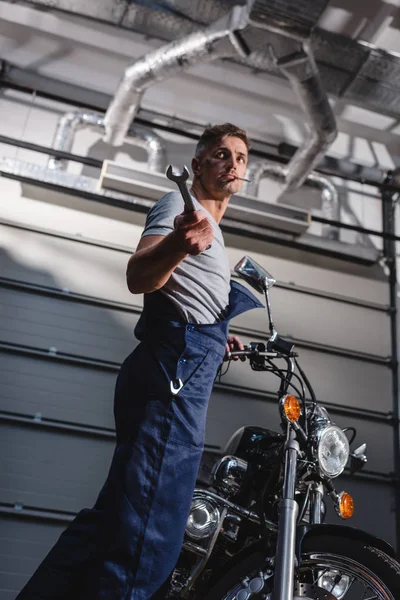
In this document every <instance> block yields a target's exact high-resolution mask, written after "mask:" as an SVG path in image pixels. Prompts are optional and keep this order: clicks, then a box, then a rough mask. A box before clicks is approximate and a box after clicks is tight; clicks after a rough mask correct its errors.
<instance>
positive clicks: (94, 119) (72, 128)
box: [47, 111, 167, 172]
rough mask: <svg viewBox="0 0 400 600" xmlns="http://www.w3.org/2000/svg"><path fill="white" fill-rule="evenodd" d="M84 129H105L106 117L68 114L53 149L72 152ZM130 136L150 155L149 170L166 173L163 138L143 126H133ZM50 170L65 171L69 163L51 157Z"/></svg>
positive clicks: (61, 125)
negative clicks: (77, 138) (75, 140)
mask: <svg viewBox="0 0 400 600" xmlns="http://www.w3.org/2000/svg"><path fill="white" fill-rule="evenodd" d="M82 127H96V128H97V129H104V116H103V115H101V114H99V113H94V112H83V111H78V112H68V113H66V114H65V115H63V116H62V117H61V119H60V120H59V122H58V125H57V129H56V133H55V135H54V139H53V148H54V149H55V150H62V151H63V152H71V150H72V144H73V142H74V138H75V134H76V132H77V130H78V129H81V128H82ZM128 136H129V137H130V138H131V139H133V140H134V141H135V144H136V145H137V146H140V147H141V148H144V150H146V152H147V155H148V160H147V168H148V169H149V170H150V171H157V172H164V171H165V167H166V162H167V159H166V152H165V148H164V146H163V144H162V140H161V138H160V137H159V136H158V135H157V134H156V133H154V132H153V131H151V129H147V128H146V127H143V126H141V125H136V124H135V125H133V126H132V127H131V128H130V129H129V130H128ZM47 166H48V168H49V169H55V170H65V169H66V166H67V161H66V160H64V159H59V158H55V157H50V159H49V161H48V164H47Z"/></svg>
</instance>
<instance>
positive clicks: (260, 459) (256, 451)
mask: <svg viewBox="0 0 400 600" xmlns="http://www.w3.org/2000/svg"><path fill="white" fill-rule="evenodd" d="M284 439H285V437H284V435H282V434H281V433H277V432H276V431H271V430H270V429H264V428H263V427H254V426H247V427H241V428H240V429H238V430H237V431H236V432H235V433H234V434H233V435H232V437H231V438H230V440H229V441H228V443H227V445H226V448H225V450H224V454H230V455H234V456H237V457H238V458H241V459H243V460H246V461H247V462H249V463H259V464H262V463H264V462H265V459H268V458H271V455H276V452H278V451H279V449H280V447H281V445H282V443H283V442H284Z"/></svg>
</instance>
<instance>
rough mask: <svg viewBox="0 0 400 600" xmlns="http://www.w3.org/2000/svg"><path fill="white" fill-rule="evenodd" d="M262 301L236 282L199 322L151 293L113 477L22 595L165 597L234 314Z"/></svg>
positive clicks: (128, 377) (120, 416)
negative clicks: (219, 316)
mask: <svg viewBox="0 0 400 600" xmlns="http://www.w3.org/2000/svg"><path fill="white" fill-rule="evenodd" d="M259 306H262V304H261V303H260V302H259V301H258V300H257V299H256V298H255V297H254V296H253V294H251V292H249V291H248V290H246V288H244V287H243V286H241V285H240V284H238V283H236V282H232V285H231V293H230V298H229V307H228V309H227V311H226V312H227V314H226V316H225V318H224V319H223V320H221V321H220V322H218V323H215V324H212V325H194V324H190V323H183V322H182V321H179V320H177V319H176V313H174V309H173V307H172V305H171V303H170V301H169V300H167V299H166V298H165V297H164V296H163V294H161V293H160V292H156V293H153V294H149V295H148V296H147V297H146V302H145V308H144V311H143V313H142V316H141V318H140V319H139V322H138V325H137V327H136V330H135V334H136V336H137V337H138V338H139V339H140V340H141V343H140V344H139V345H138V346H137V347H136V348H135V350H134V351H133V352H132V354H130V355H129V356H128V358H127V359H126V360H125V362H124V363H123V365H122V367H121V371H120V373H119V376H118V379H117V384H116V390H115V404H114V415H115V423H116V434H117V443H116V448H115V452H114V456H113V459H112V463H111V467H110V471H109V474H108V477H107V480H106V483H105V485H104V487H103V489H102V490H101V492H100V495H99V497H98V499H97V502H96V504H95V506H94V507H93V508H92V509H89V510H83V511H81V512H80V513H79V514H78V515H77V517H76V518H75V520H74V521H73V522H72V523H71V525H70V526H69V527H68V528H67V530H66V531H65V532H64V533H63V534H62V535H61V536H60V538H59V540H58V542H57V543H56V544H55V546H54V547H53V549H52V550H51V551H50V553H49V554H48V556H47V557H46V558H45V559H44V561H43V562H42V564H41V565H40V566H39V568H38V570H37V571H36V573H35V574H34V575H33V577H32V578H31V579H30V581H29V582H28V583H27V585H26V586H25V588H24V589H23V590H22V592H21V593H20V595H19V596H18V600H39V599H41V600H44V599H46V600H50V599H51V600H55V599H61V598H62V599H64V600H67V599H68V600H71V599H72V598H73V599H74V600H76V599H80V600H149V599H150V598H153V599H154V598H159V597H162V596H163V591H162V590H163V588H162V586H163V584H165V582H166V581H167V580H168V578H169V576H170V574H171V572H172V570H173V568H174V566H175V564H176V562H177V559H178V556H179V553H180V550H181V546H182V541H183V536H184V530H185V525H186V521H187V517H188V514H189V509H190V503H191V500H192V494H193V489H194V487H195V482H196V477H197V473H198V469H199V465H200V458H201V454H202V450H203V444H204V434H205V423H206V412H207V405H208V400H209V397H210V394H211V390H212V386H213V383H214V379H215V376H216V374H217V370H218V368H219V366H220V364H221V362H222V359H223V356H224V353H225V345H226V339H227V333H228V326H229V320H230V319H231V318H233V317H235V316H237V315H238V314H240V313H242V312H245V311H247V310H249V309H251V308H255V307H259ZM171 382H172V385H173V386H174V388H179V386H180V382H181V383H182V384H183V387H182V388H181V389H180V391H179V392H178V393H176V394H173V393H171ZM157 591H158V593H157Z"/></svg>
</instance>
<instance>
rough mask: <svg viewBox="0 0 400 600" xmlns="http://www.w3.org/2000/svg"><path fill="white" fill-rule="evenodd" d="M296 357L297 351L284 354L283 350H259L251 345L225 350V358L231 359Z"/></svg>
mask: <svg viewBox="0 0 400 600" xmlns="http://www.w3.org/2000/svg"><path fill="white" fill-rule="evenodd" d="M288 356H289V357H290V358H295V357H296V356H298V354H297V353H296V352H291V353H290V354H289V355H287V354H282V352H271V351H268V350H257V349H256V348H255V349H252V348H250V347H249V346H245V349H244V350H235V351H234V352H225V359H226V360H230V359H232V358H235V357H237V358H241V357H245V358H255V357H263V358H283V357H285V358H287V357H288Z"/></svg>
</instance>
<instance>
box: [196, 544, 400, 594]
mask: <svg viewBox="0 0 400 600" xmlns="http://www.w3.org/2000/svg"><path fill="white" fill-rule="evenodd" d="M270 569H271V566H270V565H269V564H268V563H267V561H266V559H265V556H264V555H263V553H262V552H260V550H258V551H255V552H254V553H253V554H250V555H249V556H247V557H246V558H245V559H244V560H243V561H242V562H240V563H239V564H237V565H236V566H235V567H234V568H233V569H231V570H230V571H229V572H227V573H226V574H225V575H223V576H222V577H221V578H220V579H219V580H218V581H216V582H215V583H214V585H212V586H211V587H210V588H209V590H208V592H207V593H205V594H203V595H202V598H201V600H250V598H251V600H265V599H268V597H270V596H269V595H270V594H271V592H272V589H273V576H271V575H270ZM294 597H295V598H296V599H297V598H299V599H300V598H304V599H306V598H310V599H312V600H399V599H400V564H399V563H398V562H396V561H395V560H394V559H393V558H391V557H389V556H388V555H387V554H385V553H384V552H382V551H381V550H378V549H377V548H374V547H373V546H370V545H368V544H367V543H365V542H362V541H360V540H354V539H346V538H341V537H335V536H328V535H327V536H323V537H320V538H319V537H318V538H313V537H310V538H308V539H307V538H306V539H305V540H304V542H303V548H302V562H301V565H300V566H299V567H298V568H297V569H296V579H295V590H294ZM199 600H200V599H199Z"/></svg>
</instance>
